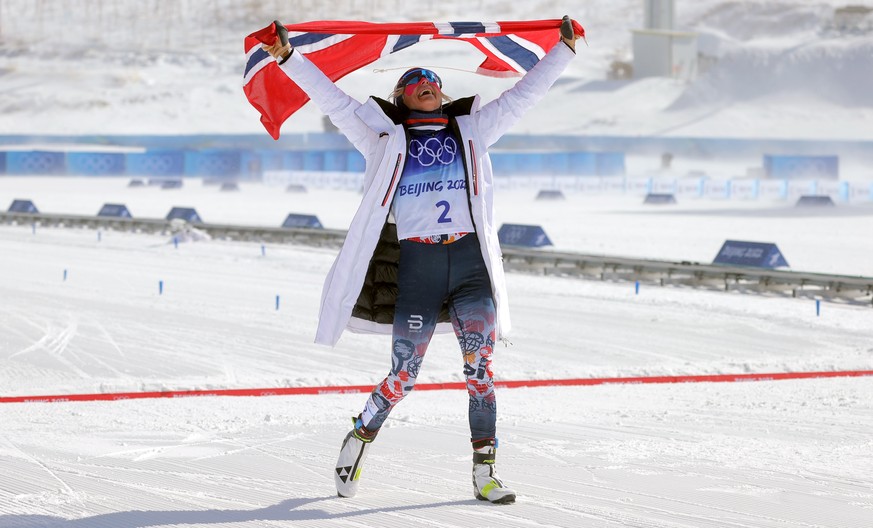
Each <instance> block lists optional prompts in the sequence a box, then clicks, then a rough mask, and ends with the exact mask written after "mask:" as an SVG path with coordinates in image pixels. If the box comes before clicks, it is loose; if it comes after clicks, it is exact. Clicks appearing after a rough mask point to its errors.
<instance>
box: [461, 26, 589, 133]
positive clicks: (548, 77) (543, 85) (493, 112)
mask: <svg viewBox="0 0 873 528" xmlns="http://www.w3.org/2000/svg"><path fill="white" fill-rule="evenodd" d="M575 56H576V53H575V52H574V51H573V50H571V49H570V47H569V46H567V45H565V44H563V43H561V42H559V43H558V44H556V45H555V46H554V47H552V49H551V50H550V51H549V52H548V53H547V54H546V56H545V57H543V58H542V59H541V60H540V61H539V62H537V63H536V65H534V67H533V68H531V69H530V71H528V72H527V73H526V74H525V76H524V77H522V78H521V80H519V81H518V82H517V83H516V84H515V86H513V87H512V88H510V89H509V90H506V91H505V92H503V93H502V94H500V97H498V98H497V99H495V100H493V101H491V102H490V103H488V104H486V105H484V106H483V107H482V108H481V109H480V110H479V111H478V112H477V113H476V114H475V119H476V125H477V128H478V129H479V133H480V134H481V140H482V143H483V145H484V146H485V148H488V147H490V146H491V145H493V144H494V143H496V142H497V140H498V139H500V137H501V136H503V134H505V133H506V132H507V131H508V130H509V129H510V128H512V126H513V125H515V124H516V123H517V122H518V121H519V120H520V119H521V118H522V116H523V115H524V114H525V112H527V111H528V110H529V109H530V108H531V107H533V106H534V105H535V104H536V103H537V102H539V100H540V99H542V98H543V97H544V96H545V95H546V93H547V92H548V91H549V88H551V87H552V85H553V84H554V83H555V81H556V80H557V79H558V77H559V76H560V75H561V73H562V72H563V71H564V69H565V68H566V67H567V65H568V64H569V63H570V60H572V59H573V57H575Z"/></svg>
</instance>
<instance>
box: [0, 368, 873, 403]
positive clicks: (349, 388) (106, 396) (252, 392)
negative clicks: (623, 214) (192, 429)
mask: <svg viewBox="0 0 873 528" xmlns="http://www.w3.org/2000/svg"><path fill="white" fill-rule="evenodd" d="M864 376H873V370H841V371H829V372H776V373H766V374H710V375H696V376H643V377H631V378H573V379H542V380H516V381H495V382H494V386H495V387H502V388H507V389H517V388H521V387H572V386H583V385H613V384H614V385H628V384H631V385H632V384H649V383H726V382H738V381H778V380H792V379H810V378H858V377H864ZM465 387H466V383H464V382H461V381H459V382H452V383H419V384H416V386H415V390H416V391H424V390H451V389H463V388H465ZM372 390H373V385H336V386H323V387H277V388H272V389H215V390H179V391H158V392H115V393H102V394H61V395H55V396H0V403H34V402H39V403H57V402H79V401H118V400H141V399H154V398H194V397H201V396H295V395H302V394H360V393H369V392H371V391H372Z"/></svg>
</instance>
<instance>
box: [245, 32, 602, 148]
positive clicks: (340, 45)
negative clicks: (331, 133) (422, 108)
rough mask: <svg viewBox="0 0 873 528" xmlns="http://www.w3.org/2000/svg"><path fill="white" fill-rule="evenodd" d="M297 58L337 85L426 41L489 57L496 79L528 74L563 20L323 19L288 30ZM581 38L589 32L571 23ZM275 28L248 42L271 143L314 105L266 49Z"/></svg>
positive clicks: (248, 76) (248, 73)
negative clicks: (462, 46)
mask: <svg viewBox="0 0 873 528" xmlns="http://www.w3.org/2000/svg"><path fill="white" fill-rule="evenodd" d="M285 27H286V28H287V29H288V37H289V40H290V42H291V45H292V46H293V47H294V49H295V53H303V55H305V56H306V57H307V58H308V59H309V60H310V61H312V62H313V63H314V64H315V65H316V66H318V68H319V69H320V70H321V71H322V72H324V73H325V75H327V76H328V77H329V78H330V79H331V80H332V81H337V80H338V79H341V78H343V77H344V76H345V75H347V74H348V73H350V72H353V71H355V70H357V69H358V68H361V67H362V66H366V65H367V64H370V63H371V62H373V61H375V60H376V59H379V58H380V57H384V56H386V55H389V54H391V53H395V52H397V51H400V50H402V49H405V48H408V47H409V46H412V45H413V44H417V43H419V42H422V41H425V40H437V39H451V40H458V41H461V42H466V43H468V44H471V45H473V46H474V47H476V48H477V49H478V50H479V51H480V52H482V53H483V54H484V55H485V60H484V61H483V62H482V64H480V65H479V67H478V69H477V73H480V74H482V75H488V76H492V77H506V76H513V75H524V74H525V73H526V72H527V71H528V70H530V69H531V68H533V66H534V65H535V64H536V63H537V62H539V60H540V59H542V58H543V56H544V55H545V54H546V53H548V51H549V50H550V49H552V47H553V46H554V45H555V44H557V43H558V42H559V41H560V40H559V37H558V32H557V31H556V30H557V29H558V28H560V27H561V20H560V19H555V20H533V21H523V22H443V23H438V22H411V23H398V24H393V23H387V24H375V23H369V22H347V21H321V22H306V23H303V24H292V25H286V26H285ZM573 30H574V31H575V33H576V35H577V36H579V37H583V38H584V36H585V30H584V29H583V28H582V26H581V25H579V23H578V22H576V21H573ZM276 38H277V37H276V28H275V26H273V24H270V25H269V26H267V27H265V28H264V29H262V30H260V31H256V32H254V33H252V34H251V35H249V36H247V37H246V39H245V51H246V69H245V74H244V76H243V79H244V85H243V90H244V91H245V94H246V98H248V100H249V102H250V103H251V104H252V106H254V107H255V108H256V109H257V110H258V112H260V114H261V123H263V124H264V127H265V128H266V129H267V132H269V133H270V135H271V136H272V137H273V139H278V138H279V128H280V127H281V126H282V123H284V122H285V120H286V119H288V117H289V116H290V115H291V114H293V113H294V112H296V111H297V110H298V109H299V108H300V107H302V106H303V105H304V104H306V102H307V101H308V100H309V97H308V96H307V95H306V94H305V93H304V92H303V90H301V89H300V87H298V86H297V85H296V84H294V82H293V81H291V80H290V79H289V78H288V77H287V76H286V75H285V74H284V73H282V72H281V71H280V70H279V66H278V65H277V64H276V62H275V60H273V58H272V57H270V55H269V54H268V53H267V52H265V51H264V50H262V49H261V44H272V43H274V42H275V41H276Z"/></svg>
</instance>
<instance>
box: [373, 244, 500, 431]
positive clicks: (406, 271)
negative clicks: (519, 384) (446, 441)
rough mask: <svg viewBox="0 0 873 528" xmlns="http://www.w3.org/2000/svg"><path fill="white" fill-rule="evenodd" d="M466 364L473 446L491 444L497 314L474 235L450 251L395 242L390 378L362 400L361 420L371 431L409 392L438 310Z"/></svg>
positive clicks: (448, 247)
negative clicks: (395, 292)
mask: <svg viewBox="0 0 873 528" xmlns="http://www.w3.org/2000/svg"><path fill="white" fill-rule="evenodd" d="M446 301H448V308H449V315H450V317H451V321H452V326H453V327H454V330H455V335H456V336H457V338H458V343H459V344H460V347H461V353H462V354H463V359H464V375H465V376H466V378H467V392H468V394H469V396H470V409H469V417H470V436H471V440H472V441H478V440H484V439H490V438H494V436H495V423H496V421H497V402H496V399H495V395H494V384H493V381H492V373H491V354H492V353H493V351H494V339H495V327H494V318H495V309H494V300H493V297H492V294H491V282H490V279H489V276H488V270H487V269H486V267H485V263H484V262H483V260H482V254H481V252H480V249H479V241H478V239H477V237H476V235H475V234H474V233H471V234H468V235H466V236H464V237H462V238H461V239H460V240H457V241H456V242H452V243H451V244H422V243H419V242H412V241H408V240H402V241H400V270H399V275H398V295H397V305H396V311H395V314H394V329H393V334H394V335H393V336H392V353H391V371H390V372H389V373H388V376H387V377H386V378H385V379H384V380H383V381H382V382H381V383H379V384H378V385H376V387H375V388H374V389H373V392H372V393H371V394H370V396H369V398H368V399H367V403H366V405H365V407H364V411H363V412H362V413H361V421H362V422H363V425H364V427H366V428H367V430H369V431H372V432H375V431H377V430H378V429H379V428H380V427H381V426H382V424H383V423H384V422H385V419H386V418H388V415H389V414H390V413H391V410H392V409H393V408H394V406H395V405H397V404H398V403H400V401H401V400H402V399H403V398H404V397H405V396H406V395H407V394H409V393H410V392H411V391H412V389H413V388H414V386H415V380H416V378H417V377H418V373H419V370H420V368H421V363H422V360H423V359H424V355H425V353H426V352H427V346H428V344H429V343H430V340H431V337H432V336H433V332H434V329H435V327H436V323H437V317H438V316H439V312H440V309H441V307H442V306H443V303H444V302H446Z"/></svg>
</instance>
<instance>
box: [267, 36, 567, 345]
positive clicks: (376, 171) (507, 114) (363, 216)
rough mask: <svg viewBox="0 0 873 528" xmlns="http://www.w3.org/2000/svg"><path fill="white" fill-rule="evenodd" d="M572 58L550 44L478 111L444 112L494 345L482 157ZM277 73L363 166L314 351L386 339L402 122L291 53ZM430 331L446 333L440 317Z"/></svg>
mask: <svg viewBox="0 0 873 528" xmlns="http://www.w3.org/2000/svg"><path fill="white" fill-rule="evenodd" d="M555 38H557V35H556V36H555ZM574 55H575V54H574V52H573V51H572V50H571V49H570V48H569V47H568V46H565V45H563V44H561V43H559V44H557V45H555V46H554V47H553V48H552V49H551V50H550V51H549V53H548V54H546V56H545V57H543V59H542V60H540V61H539V62H538V63H537V64H536V65H535V66H534V67H533V68H532V69H531V70H530V71H529V72H528V73H527V74H526V75H525V76H524V77H522V79H521V80H519V81H518V83H516V84H515V86H513V87H512V88H510V89H509V90H507V91H505V92H503V94H501V95H500V97H498V98H497V99H495V100H494V101H491V102H489V103H488V104H486V105H484V106H482V107H481V108H480V107H479V97H478V96H475V97H470V98H465V99H459V100H456V101H454V102H452V103H450V104H448V105H446V106H445V107H444V109H443V111H444V113H445V114H446V115H447V116H449V126H450V127H452V128H453V129H454V132H455V134H456V135H457V137H458V139H459V143H460V145H461V150H462V154H463V160H464V168H465V171H466V177H467V195H468V198H469V202H470V213H471V216H472V219H473V224H474V225H475V227H476V234H477V235H478V238H479V245H480V248H481V250H482V258H483V259H484V261H485V265H486V267H487V269H488V274H489V276H490V278H491V290H492V292H493V295H494V304H495V307H496V311H497V320H496V322H495V324H496V328H497V337H498V339H502V338H505V337H506V336H507V335H508V333H509V330H510V327H511V323H510V320H509V306H508V302H507V295H506V280H505V277H504V273H503V263H502V254H501V251H500V244H499V242H498V239H497V226H495V225H494V218H493V174H492V171H491V160H490V158H489V157H488V148H489V147H491V146H492V145H493V144H494V143H495V142H496V141H497V140H498V139H500V137H501V136H502V135H503V134H505V133H506V132H507V130H509V128H510V127H511V126H512V125H514V124H515V123H516V122H517V121H518V120H519V119H520V118H521V117H522V115H524V113H525V112H526V111H527V110H528V109H530V108H531V107H532V106H533V105H534V104H535V103H536V102H537V101H539V100H540V99H541V98H542V97H543V96H544V95H545V94H546V92H548V90H549V88H550V87H551V86H552V84H553V83H554V82H555V80H556V79H557V78H558V76H559V75H560V74H561V72H562V71H563V70H564V68H565V67H566V66H567V64H569V62H570V60H571V59H572V58H573V57H574ZM280 68H281V69H282V71H283V72H285V74H287V75H288V77H289V78H291V80H293V81H294V82H295V83H296V84H297V85H298V86H300V88H301V89H303V90H304V91H305V92H306V93H307V95H309V97H310V98H311V99H312V101H313V102H315V104H316V105H317V106H318V108H319V109H320V110H321V111H322V112H323V113H324V114H326V115H327V116H328V117H329V118H330V120H331V121H332V122H333V124H334V125H336V127H337V128H338V129H339V130H340V131H341V132H342V133H343V134H345V136H346V137H347V138H348V139H349V141H350V142H351V143H352V145H354V147H355V148H356V149H358V151H360V152H361V154H363V155H364V158H365V160H366V172H365V175H364V187H363V193H364V195H363V198H362V200H361V205H360V206H359V207H358V210H357V212H356V213H355V216H354V218H353V220H352V223H351V225H350V226H349V230H348V234H347V235H346V239H345V241H344V242H343V246H342V249H340V252H339V255H338V256H337V258H336V260H335V261H334V263H333V267H332V268H331V270H330V272H329V273H328V275H327V278H326V279H325V282H324V290H323V291H322V296H321V308H320V313H319V320H318V330H317V332H316V336H315V342H316V343H321V344H325V345H331V346H333V345H335V344H336V343H337V341H339V338H340V336H341V335H342V333H343V330H345V329H346V328H348V329H349V330H352V331H357V332H364V333H385V334H390V333H391V332H392V325H393V320H394V301H395V299H396V295H397V282H396V279H397V272H396V269H397V261H398V259H399V255H400V250H399V243H398V242H397V232H396V228H395V226H394V225H393V224H392V223H390V222H389V213H390V210H391V201H392V200H393V198H394V193H395V191H396V189H397V184H398V182H399V181H400V175H401V174H402V173H403V166H404V163H405V162H406V156H407V152H408V147H407V143H408V137H407V132H406V130H405V129H404V127H403V118H404V115H403V113H402V112H401V111H400V109H398V108H397V107H396V106H394V105H393V104H391V103H389V102H387V101H383V100H380V99H378V98H375V97H370V98H369V99H367V101H366V102H364V103H363V104H362V103H360V102H358V101H356V100H355V99H352V98H351V97H349V96H348V95H347V94H346V93H345V92H343V91H342V90H340V89H339V88H338V87H337V86H336V85H335V84H334V83H333V82H332V81H331V80H330V79H328V78H327V76H325V75H324V74H323V73H322V72H321V71H320V70H319V69H318V68H317V67H316V66H315V65H313V64H312V63H311V62H310V61H309V60H307V59H306V57H304V56H303V55H302V54H300V53H296V52H295V53H292V54H291V56H290V57H289V58H288V60H287V61H285V63H284V64H283V65H281V66H280ZM436 331H437V332H449V331H451V324H450V323H449V319H448V317H447V314H446V313H445V311H444V313H443V314H442V315H441V316H440V319H439V323H438V324H437V328H436Z"/></svg>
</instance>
